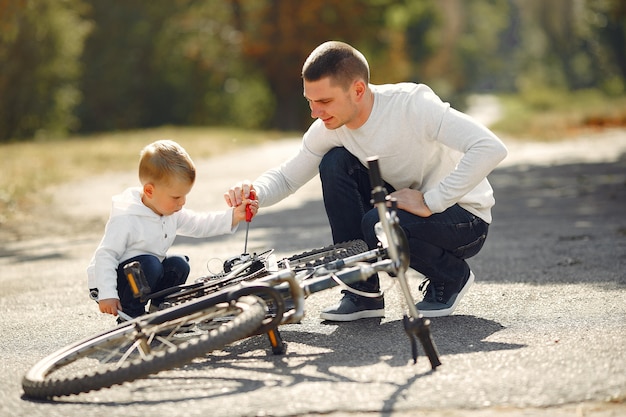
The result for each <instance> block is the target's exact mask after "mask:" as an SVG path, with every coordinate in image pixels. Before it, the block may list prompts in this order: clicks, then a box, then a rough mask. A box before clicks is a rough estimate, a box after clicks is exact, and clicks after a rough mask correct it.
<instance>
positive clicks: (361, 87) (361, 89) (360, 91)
mask: <svg viewBox="0 0 626 417" xmlns="http://www.w3.org/2000/svg"><path fill="white" fill-rule="evenodd" d="M352 88H353V89H354V94H355V95H356V98H357V99H358V100H361V99H362V98H363V97H364V96H365V91H366V90H367V86H366V85H365V83H364V82H363V80H356V81H355V82H354V84H352Z"/></svg>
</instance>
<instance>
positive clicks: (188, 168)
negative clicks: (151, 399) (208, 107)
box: [87, 140, 258, 320]
mask: <svg viewBox="0 0 626 417" xmlns="http://www.w3.org/2000/svg"><path fill="white" fill-rule="evenodd" d="M195 178H196V170H195V166H194V164H193V161H192V160H191V158H190V157H189V155H188V154H187V152H186V151H185V150H184V149H183V148H182V147H181V146H180V145H178V144H177V143H176V142H173V141H170V140H161V141H157V142H154V143H152V144H150V145H148V146H146V147H145V148H144V149H143V150H142V151H141V158H140V161H139V180H140V181H141V184H142V187H133V188H128V189H127V190H125V191H124V192H123V193H122V194H119V195H116V196H114V197H113V207H112V210H111V215H110V217H109V220H108V222H107V225H106V228H105V232H104V236H103V238H102V241H101V242H100V245H99V246H98V248H97V249H96V251H95V253H94V255H93V258H92V260H91V262H90V264H89V267H88V268H87V275H88V282H89V290H90V294H91V296H92V298H94V299H96V301H98V305H99V307H100V311H101V312H103V313H108V314H112V315H114V316H117V313H118V310H119V311H123V312H124V313H125V314H126V315H129V316H131V317H137V316H140V315H142V314H144V313H145V311H146V310H145V308H146V303H145V302H141V301H140V300H139V299H137V298H134V297H133V294H132V291H131V289H130V285H129V284H128V281H127V279H126V276H125V275H124V265H126V264H128V263H130V262H133V261H138V262H139V263H140V264H141V267H142V269H143V272H144V275H145V277H146V280H147V281H148V284H149V285H150V288H151V289H152V291H160V290H163V289H165V288H169V287H172V286H175V285H180V284H184V283H185V281H186V280H187V276H188V275H189V271H190V267H189V264H188V260H187V258H186V257H184V256H168V255H167V254H166V252H167V251H168V249H169V248H170V246H172V243H174V239H175V238H176V236H177V235H182V236H190V237H197V238H201V237H210V236H216V235H220V234H226V233H233V232H234V231H235V230H237V225H238V224H239V222H240V221H242V220H245V217H246V212H245V207H246V205H247V204H250V207H251V209H252V214H253V216H254V215H256V213H257V210H258V202H257V201H256V200H249V199H245V200H244V201H243V204H241V205H239V206H237V207H234V208H230V209H228V210H226V211H220V212H205V213H194V212H193V211H191V210H186V209H184V208H183V206H184V205H185V201H186V196H187V194H188V193H189V191H191V187H192V186H193V183H194V181H195ZM160 302H162V300H152V301H151V305H153V306H156V307H158V305H159V304H160ZM118 320H119V319H118Z"/></svg>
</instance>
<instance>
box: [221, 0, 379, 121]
mask: <svg viewBox="0 0 626 417" xmlns="http://www.w3.org/2000/svg"><path fill="white" fill-rule="evenodd" d="M231 3H232V5H233V7H234V15H235V20H234V22H235V27H236V28H237V30H238V31H239V32H240V33H241V36H242V39H241V40H242V45H241V46H242V53H243V56H244V58H245V59H246V61H247V62H248V65H247V69H248V70H252V71H253V72H255V73H260V74H261V75H262V76H263V77H264V78H265V79H266V80H267V82H268V85H269V88H270V89H271V91H272V92H273V94H274V96H275V102H276V111H275V114H274V119H273V123H272V125H273V126H274V127H276V128H279V129H284V130H294V129H302V128H304V127H306V126H308V125H309V124H310V122H311V120H310V117H309V110H308V107H307V106H306V102H305V101H304V100H303V98H302V80H301V69H302V64H303V63H304V60H305V59H306V57H307V56H308V54H309V53H310V52H311V51H312V50H313V49H314V48H315V47H316V46H318V45H319V44H320V43H322V42H324V41H327V40H341V41H345V42H348V43H351V44H353V45H354V46H356V47H360V46H362V45H371V46H372V47H374V48H375V46H374V44H376V43H378V42H381V40H380V39H379V35H380V34H381V23H382V14H383V11H384V6H386V5H387V3H388V2H387V1H381V0H369V1H363V0H318V1H309V2H305V1H302V2H300V1H293V0H231ZM363 52H364V53H367V51H366V50H364V51H363ZM368 58H369V57H368Z"/></svg>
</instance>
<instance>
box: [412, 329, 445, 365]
mask: <svg viewBox="0 0 626 417" xmlns="http://www.w3.org/2000/svg"><path fill="white" fill-rule="evenodd" d="M417 337H418V338H419V340H420V343H421V344H422V347H423V348H424V352H425V353H426V356H428V360H429V361H430V366H431V368H432V369H433V370H435V369H436V368H437V367H438V366H439V365H441V361H440V360H439V353H438V352H437V348H435V344H434V343H433V339H432V337H431V334H430V329H426V330H425V331H421V332H418V333H417Z"/></svg>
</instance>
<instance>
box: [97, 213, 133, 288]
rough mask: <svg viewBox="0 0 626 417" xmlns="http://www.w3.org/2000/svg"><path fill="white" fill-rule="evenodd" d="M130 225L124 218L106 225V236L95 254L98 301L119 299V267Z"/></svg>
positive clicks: (113, 220) (112, 220) (115, 219)
mask: <svg viewBox="0 0 626 417" xmlns="http://www.w3.org/2000/svg"><path fill="white" fill-rule="evenodd" d="M129 231H130V224H128V222H126V221H124V218H113V219H111V220H109V222H108V223H107V225H106V228H105V232H104V236H103V237H102V240H101V241H100V245H99V246H98V249H96V252H95V253H94V259H93V262H92V265H93V267H92V268H93V277H94V278H95V280H94V281H95V285H96V288H98V299H100V300H104V299H106V298H118V299H119V295H118V293H117V267H118V265H119V263H120V261H121V258H122V256H123V255H124V253H125V251H126V245H127V243H128V236H129Z"/></svg>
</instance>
